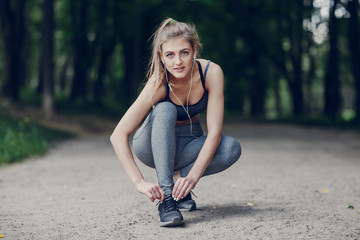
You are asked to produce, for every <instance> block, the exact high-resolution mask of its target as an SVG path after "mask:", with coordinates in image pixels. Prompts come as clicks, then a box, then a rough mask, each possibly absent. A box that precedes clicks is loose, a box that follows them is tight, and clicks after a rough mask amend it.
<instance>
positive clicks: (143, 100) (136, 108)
mask: <svg viewBox="0 0 360 240" xmlns="http://www.w3.org/2000/svg"><path fill="white" fill-rule="evenodd" d="M152 88H153V86H152V84H151V83H147V84H146V85H145V87H144V89H143V90H142V91H141V93H140V95H139V96H138V98H137V99H136V101H135V102H134V103H133V104H132V105H131V107H130V108H129V109H128V110H127V112H126V113H125V115H124V116H123V117H122V118H121V120H120V122H119V123H118V124H117V126H116V128H115V130H114V132H113V133H112V135H111V137H110V141H111V143H112V145H113V147H114V150H115V153H116V155H117V157H118V158H119V160H120V162H121V163H122V165H123V167H124V169H125V171H126V173H127V175H128V176H129V178H130V179H131V181H132V182H133V184H134V185H135V187H136V189H137V190H138V191H139V192H141V193H143V194H145V195H147V196H148V197H149V199H150V200H151V201H154V200H155V199H159V200H160V201H163V199H164V191H163V190H162V189H161V188H160V186H159V185H157V184H153V183H150V182H147V181H146V180H145V179H144V177H143V175H142V174H141V172H140V170H139V168H138V166H137V165H136V163H135V160H134V157H133V155H132V153H131V149H130V146H129V136H130V135H131V134H132V133H133V132H134V131H135V130H136V128H137V127H138V126H139V124H140V123H141V121H142V120H143V119H144V118H145V116H146V114H147V113H148V112H149V110H150V109H151V107H152V104H151V101H150V98H151V96H152V93H153V89H152ZM161 95H162V94H160V90H159V89H158V90H157V91H156V94H155V95H154V96H153V102H155V103H156V102H158V101H159V99H161Z"/></svg>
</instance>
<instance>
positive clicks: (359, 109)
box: [348, 0, 360, 124]
mask: <svg viewBox="0 0 360 240" xmlns="http://www.w3.org/2000/svg"><path fill="white" fill-rule="evenodd" d="M348 9H349V12H350V15H351V16H350V18H349V27H348V29H349V32H348V34H349V37H348V39H349V52H350V57H351V65H352V71H353V76H354V85H355V113H356V118H355V122H356V123H357V124H360V68H359V66H360V45H359V44H360V33H359V27H360V26H359V18H358V14H357V13H358V11H359V2H358V1H356V0H353V1H350V2H348Z"/></svg>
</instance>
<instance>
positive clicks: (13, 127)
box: [0, 114, 72, 164]
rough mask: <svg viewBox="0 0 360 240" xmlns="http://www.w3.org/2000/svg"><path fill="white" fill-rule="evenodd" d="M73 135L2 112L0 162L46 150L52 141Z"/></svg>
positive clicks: (20, 158)
mask: <svg viewBox="0 0 360 240" xmlns="http://www.w3.org/2000/svg"><path fill="white" fill-rule="evenodd" d="M71 136H72V135H71V134H69V133H65V132H60V131H57V130H53V129H49V128H46V127H42V126H39V125H37V124H35V123H32V122H31V121H30V119H29V118H28V117H24V118H22V119H19V120H15V119H12V118H9V117H6V116H3V115H1V114H0V164H5V163H13V162H15V161H19V160H22V159H24V158H26V157H29V156H34V155H40V154H43V153H45V152H46V150H47V149H48V148H49V146H50V144H51V142H52V141H54V140H56V139H64V138H69V137H71Z"/></svg>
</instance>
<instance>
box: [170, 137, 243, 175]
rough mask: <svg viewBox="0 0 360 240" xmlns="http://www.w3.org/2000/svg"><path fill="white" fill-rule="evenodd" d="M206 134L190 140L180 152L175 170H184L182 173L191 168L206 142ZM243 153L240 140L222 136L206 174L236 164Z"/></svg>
mask: <svg viewBox="0 0 360 240" xmlns="http://www.w3.org/2000/svg"><path fill="white" fill-rule="evenodd" d="M205 140H206V136H203V137H200V138H196V139H194V140H193V141H191V142H189V143H188V144H187V145H186V147H185V148H184V149H183V150H182V151H181V152H180V153H179V156H178V159H177V160H176V165H175V170H182V169H183V171H182V175H183V174H184V173H188V172H189V171H190V170H191V167H192V165H193V164H194V163H195V161H196V159H197V157H198V155H199V153H200V151H201V149H202V147H203V145H204V143H205ZM240 155H241V146H240V144H239V142H238V141H237V140H236V139H235V138H233V137H230V136H222V138H221V141H220V143H219V146H218V148H217V150H216V152H215V154H214V156H213V158H212V159H211V161H210V163H209V165H208V167H207V169H206V170H205V172H204V176H205V175H210V174H214V173H217V172H221V171H223V170H225V169H226V168H228V167H230V166H231V165H232V164H234V163H235V162H236V161H237V160H238V159H239V157H240ZM185 175H186V174H185Z"/></svg>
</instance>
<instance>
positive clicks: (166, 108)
mask: <svg viewBox="0 0 360 240" xmlns="http://www.w3.org/2000/svg"><path fill="white" fill-rule="evenodd" d="M153 114H154V117H156V116H162V117H166V118H169V119H173V120H176V118H177V112H176V107H175V105H174V104H172V103H171V102H160V103H158V104H156V105H155V108H154V110H153Z"/></svg>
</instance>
